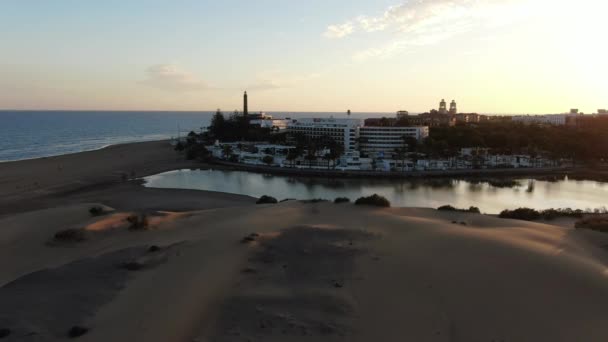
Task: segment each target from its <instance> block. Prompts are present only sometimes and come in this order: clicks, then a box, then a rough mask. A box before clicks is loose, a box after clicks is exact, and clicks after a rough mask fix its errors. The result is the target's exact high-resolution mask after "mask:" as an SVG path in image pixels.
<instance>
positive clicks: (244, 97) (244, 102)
mask: <svg viewBox="0 0 608 342" xmlns="http://www.w3.org/2000/svg"><path fill="white" fill-rule="evenodd" d="M247 114H249V112H248V110H247V92H245V95H243V115H244V116H245V117H246V116H247Z"/></svg>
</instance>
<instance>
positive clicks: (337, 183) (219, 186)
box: [144, 170, 608, 214]
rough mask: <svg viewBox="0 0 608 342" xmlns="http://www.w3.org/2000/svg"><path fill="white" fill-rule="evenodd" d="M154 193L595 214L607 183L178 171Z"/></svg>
mask: <svg viewBox="0 0 608 342" xmlns="http://www.w3.org/2000/svg"><path fill="white" fill-rule="evenodd" d="M144 181H145V186H147V187H154V188H176V189H195V190H208V191H219V192H227V193H233V194H240V195H249V196H253V197H260V196H262V195H270V196H273V197H275V198H277V199H278V200H282V199H286V198H290V199H299V200H304V199H315V198H323V199H329V200H333V199H334V198H336V197H348V198H350V199H351V200H354V199H356V198H358V197H361V196H367V195H371V194H374V193H377V194H379V195H382V196H385V197H386V198H387V199H389V201H391V203H392V205H393V206H395V207H432V208H436V207H439V206H441V205H445V204H450V205H453V206H456V207H461V208H465V207H467V208H468V207H469V206H476V207H479V208H480V209H481V211H482V212H484V213H488V214H497V213H499V212H500V211H502V210H504V209H516V208H519V207H531V208H535V209H547V208H573V209H587V208H593V209H594V208H600V207H604V206H606V205H607V204H608V203H607V202H608V183H602V182H597V181H580V180H571V179H568V178H566V177H564V178H563V179H560V180H557V181H545V180H534V179H517V180H516V183H517V185H516V186H512V187H502V186H501V185H500V184H499V185H492V184H490V182H488V181H480V180H461V179H442V178H432V179H403V180H396V179H351V178H348V179H328V178H306V177H287V176H276V175H265V174H260V173H252V172H245V171H224V170H178V171H171V172H165V173H161V174H158V175H153V176H149V177H145V178H144Z"/></svg>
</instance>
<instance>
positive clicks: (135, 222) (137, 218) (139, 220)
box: [127, 215, 148, 230]
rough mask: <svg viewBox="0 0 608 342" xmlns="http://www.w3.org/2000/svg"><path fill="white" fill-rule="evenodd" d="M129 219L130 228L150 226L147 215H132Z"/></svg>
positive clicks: (138, 228)
mask: <svg viewBox="0 0 608 342" xmlns="http://www.w3.org/2000/svg"><path fill="white" fill-rule="evenodd" d="M127 221H128V222H129V223H130V224H131V225H130V226H129V229H130V230H145V229H147V228H148V217H147V216H146V215H130V216H129V217H127Z"/></svg>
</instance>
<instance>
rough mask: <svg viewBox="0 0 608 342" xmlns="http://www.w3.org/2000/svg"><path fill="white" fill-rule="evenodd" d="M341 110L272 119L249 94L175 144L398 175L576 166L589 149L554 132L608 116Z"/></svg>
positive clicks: (223, 158) (257, 161) (223, 157)
mask: <svg viewBox="0 0 608 342" xmlns="http://www.w3.org/2000/svg"><path fill="white" fill-rule="evenodd" d="M336 116H337V115H336ZM344 116H345V117H334V116H331V117H315V118H288V117H287V118H274V117H273V116H271V115H268V114H266V113H263V112H259V113H252V112H249V110H248V98H247V93H246V92H245V94H244V98H243V112H242V113H239V112H235V113H234V114H233V115H232V116H231V117H230V118H229V119H226V118H224V117H223V114H222V113H221V112H220V111H219V110H218V112H217V113H216V114H215V116H214V119H213V121H212V123H211V126H210V127H209V128H208V131H207V132H204V133H201V134H200V135H197V134H195V133H191V135H189V136H188V137H186V138H183V139H182V140H181V141H180V142H179V146H177V149H178V150H183V149H186V147H187V146H190V145H192V144H198V145H203V146H204V150H205V152H204V153H203V154H202V155H201V154H200V153H199V152H200V147H199V148H198V150H197V151H199V152H196V153H191V155H192V157H193V158H194V157H211V158H212V159H213V160H215V161H218V162H223V163H233V164H236V163H238V164H245V165H258V166H267V167H279V168H298V169H325V170H328V169H331V170H341V171H381V172H397V173H401V172H415V171H447V170H467V169H513V168H518V169H519V168H560V167H570V166H572V165H573V164H574V163H575V159H576V158H577V157H578V158H580V157H581V155H584V154H585V151H582V152H581V151H579V150H570V148H569V147H568V146H566V145H564V146H561V142H565V141H567V140H568V139H570V138H566V137H565V138H563V139H561V138H559V137H557V136H556V135H559V134H565V133H567V135H568V136H570V133H571V132H572V131H573V130H576V129H578V128H580V127H585V126H586V125H587V126H590V125H595V124H597V122H601V123H603V122H604V121H606V120H605V119H606V118H608V116H606V115H605V111H601V112H599V114H596V115H584V114H582V113H578V110H576V109H573V110H571V111H570V113H567V114H554V115H537V116H530V115H527V116H489V115H480V114H477V113H459V112H458V109H457V103H456V101H454V100H452V101H451V103H450V104H449V107H448V103H447V102H446V101H445V100H441V102H440V103H439V107H438V109H432V110H430V111H429V112H427V113H422V114H418V115H413V114H410V113H409V112H407V111H403V110H401V111H398V112H397V114H396V115H395V116H394V117H388V118H387V117H382V118H378V117H374V118H367V119H362V118H352V117H351V114H350V112H349V113H348V114H345V115H344ZM594 120H595V121H594ZM597 120H601V121H597ZM526 130H528V131H530V134H528V136H526V134H525V133H522V132H523V131H526ZM538 130H542V132H543V133H542V135H544V134H545V133H547V134H548V133H551V136H552V137H554V139H558V140H559V141H560V144H555V143H553V142H549V141H548V140H546V139H545V141H536V140H538V139H536V136H537V135H541V134H538V133H535V132H540V131H538ZM556 130H557V131H556ZM508 131H511V132H512V133H508ZM431 132H434V134H431ZM513 135H523V138H521V139H520V138H517V137H512V136H513ZM535 139H536V140H535ZM572 139H576V138H572ZM508 140H513V141H508ZM524 140H525V141H524ZM176 144H177V142H176ZM555 145H560V146H555ZM556 149H557V151H556ZM190 150H192V149H191V148H190Z"/></svg>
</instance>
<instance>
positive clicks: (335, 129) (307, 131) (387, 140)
mask: <svg viewBox="0 0 608 342" xmlns="http://www.w3.org/2000/svg"><path fill="white" fill-rule="evenodd" d="M287 131H288V132H289V133H290V134H291V135H295V134H298V133H300V134H303V135H305V136H307V137H310V138H320V137H323V136H330V137H331V138H333V139H334V140H335V141H337V142H339V143H342V144H343V145H344V150H345V151H355V150H358V151H360V152H361V153H362V154H364V155H372V156H375V157H386V158H389V157H391V156H392V155H393V154H394V153H395V150H396V149H397V148H402V147H404V144H405V137H412V138H414V139H416V140H422V139H424V138H426V137H428V136H429V128H428V127H426V126H420V127H396V126H386V127H381V126H365V125H364V122H363V120H361V119H333V118H330V119H321V118H319V119H298V120H293V121H292V122H290V123H289V124H288V125H287Z"/></svg>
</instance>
